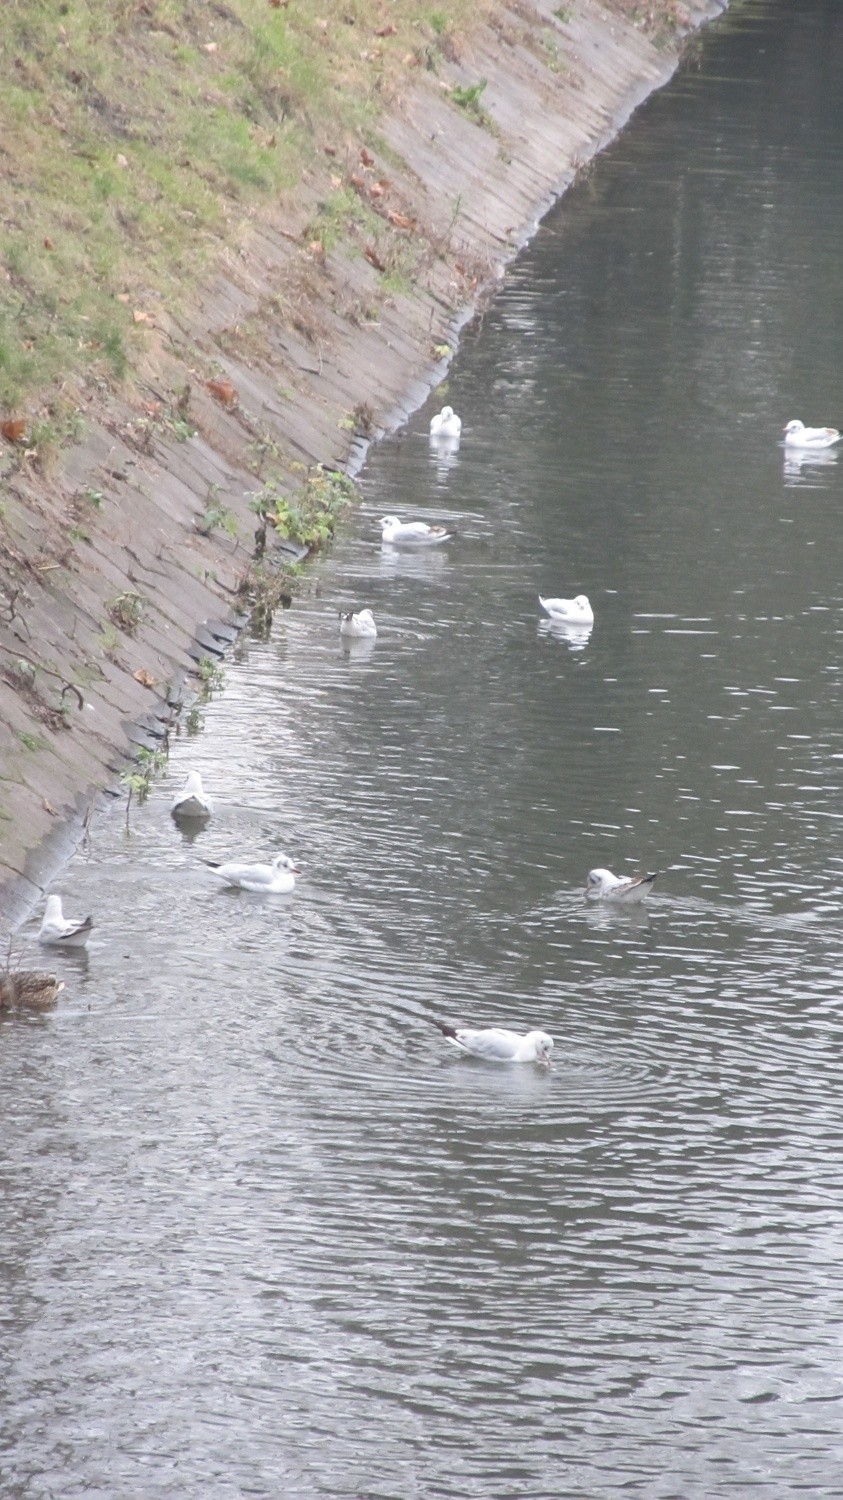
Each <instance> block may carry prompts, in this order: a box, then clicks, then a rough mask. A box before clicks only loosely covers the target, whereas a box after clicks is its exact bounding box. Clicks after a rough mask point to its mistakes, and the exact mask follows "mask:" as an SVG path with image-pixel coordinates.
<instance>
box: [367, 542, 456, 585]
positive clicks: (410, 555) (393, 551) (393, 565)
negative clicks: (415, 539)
mask: <svg viewBox="0 0 843 1500" xmlns="http://www.w3.org/2000/svg"><path fill="white" fill-rule="evenodd" d="M443 545H447V544H446V543H445V544H441V545H440V546H438V547H393V546H392V545H391V544H390V543H389V542H384V543H383V544H382V546H381V554H380V564H381V568H382V569H383V570H384V572H387V573H390V574H399V575H400V576H401V577H402V578H437V577H441V575H442V574H443V573H444V571H445V569H446V568H447V565H448V558H447V555H446V553H445V552H443V550H442V546H443Z"/></svg>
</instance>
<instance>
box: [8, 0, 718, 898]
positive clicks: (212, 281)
mask: <svg viewBox="0 0 843 1500" xmlns="http://www.w3.org/2000/svg"><path fill="white" fill-rule="evenodd" d="M726 3H727V0H605V3H603V4H598V3H597V0H567V3H563V4H559V3H555V0H441V3H438V4H437V3H436V0H430V3H427V0H226V3H214V4H209V3H207V0H7V3H6V6H5V7H4V17H3V27H2V28H0V77H1V78H2V85H3V86H2V89H0V126H1V127H2V128H0V155H2V173H0V207H2V213H0V917H2V919H3V923H4V925H5V926H6V927H7V928H9V927H11V926H13V925H14V923H15V922H16V921H18V920H20V918H21V917H22V916H23V915H24V914H25V913H26V912H27V911H28V909H29V908H30V907H31V906H32V904H33V903H34V902H35V901H37V900H39V899H40V897H41V894H42V891H43V888H44V886H45V885H46V884H47V883H48V882H49V880H50V879H51V877H52V875H53V874H54V872H55V870H56V869H57V867H58V866H59V864H60V863H61V862H62V861H63V860H64V859H65V858H66V857H67V854H68V853H69V851H70V850H71V849H72V847H73V844H74V841H75V840H78V838H79V836H80V832H81V829H82V827H83V824H84V821H85V819H86V818H87V817H89V816H90V813H91V810H92V808H93V807H94V805H95V802H96V798H97V795H98V793H99V792H100V791H101V790H102V789H104V788H108V787H111V788H114V787H115V786H119V784H120V779H121V776H122V777H123V779H124V783H125V781H126V778H127V777H129V778H135V779H136V781H137V783H138V784H141V783H142V782H143V779H144V774H145V770H146V769H147V768H148V766H149V765H150V764H151V763H154V760H155V756H156V754H157V753H158V752H159V750H160V747H161V745H162V743H163V738H164V736H165V734H166V730H167V727H168V725H171V724H172V723H173V722H174V720H175V718H176V717H177V716H178V714H179V713H180V712H181V710H182V706H183V705H184V704H185V703H187V702H189V701H190V700H191V697H192V696H193V695H195V694H196V692H197V691H201V689H202V687H203V685H205V686H207V685H208V684H211V685H212V684H213V682H214V681H215V680H216V677H217V674H218V667H217V665H216V663H217V662H218V660H219V657H220V655H221V654H222V652H223V651H224V649H225V646H226V644H227V643H228V642H229V641H230V640H231V639H232V638H233V635H234V633H235V630H236V626H237V623H238V622H240V621H242V619H243V618H245V617H246V615H247V614H248V613H249V612H250V611H252V610H253V609H254V608H255V607H257V608H259V609H261V610H263V611H264V612H265V613H266V614H267V615H268V614H270V613H271V610H272V608H273V607H274V605H275V604H276V603H277V602H278V601H279V600H280V599H281V598H282V597H284V596H286V595H288V594H289V593H290V592H291V590H292V589H293V587H294V584H295V582H296V579H295V574H296V572H297V569H298V566H299V563H300V561H301V559H302V558H303V557H304V556H305V555H306V554H307V552H308V551H309V550H312V549H313V548H317V547H319V546H320V545H321V544H322V543H323V542H324V541H326V540H327V539H328V538H329V537H330V535H331V533H332V531H333V529H334V527H335V525H336V523H337V520H338V519H339V517H340V516H341V514H342V512H343V510H344V508H345V507H346V506H347V505H348V504H349V503H350V501H351V499H352V498H353V484H352V482H351V480H350V478H349V477H348V475H349V473H350V472H353V471H354V468H355V465H356V464H359V461H360V458H361V456H362V453H363V452H364V451H365V444H366V443H367V442H368V441H369V440H370V439H371V438H373V437H376V436H378V435H379V434H382V433H383V432H384V431H386V430H388V429H389V428H390V427H392V426H395V425H396V424H397V423H398V422H400V421H401V420H402V419H403V417H404V416H405V415H406V413H407V412H408V411H409V410H411V409H412V408H413V407H414V406H416V405H418V404H419V403H420V402H421V401H422V400H423V399H424V397H425V395H426V393H427V391H428V390H429V388H430V386H431V384H432V383H435V382H436V381H437V380H438V379H441V378H442V376H443V374H444V371H445V369H446V367H447V362H448V360H449V358H450V357H451V355H452V353H453V350H454V347H455V342H456V338H457V335H458V330H459V327H460V326H461V324H462V323H463V322H464V321H465V319H466V317H467V316H469V315H470V313H471V311H472V310H473V309H475V308H476V307H477V306H478V304H479V302H480V300H481V299H482V297H483V296H484V295H485V294H487V293H488V291H489V290H490V289H491V288H492V287H493V286H494V283H495V281H496V279H497V278H498V277H499V276H500V275H501V273H502V267H503V266H504V265H505V264H506V262H507V261H508V260H509V259H511V258H512V256H513V255H514V254H515V252H516V251H517V249H518V248H519V246H520V245H521V244H523V243H524V242H525V240H526V239H527V238H528V237H529V235H530V234H531V232H532V231H533V230H534V228H535V225H536V222H537V220H538V218H539V217H540V215H541V214H542V213H543V212H544V211H545V210H546V209H547V208H548V207H549V206H550V204H551V203H552V202H553V200H554V199H555V198H556V197H558V195H559V194H560V193H561V192H562V191H563V190H564V189H565V187H567V186H568V185H569V184H570V183H571V181H572V180H573V179H574V177H575V176H576V175H577V173H578V172H579V171H581V170H582V168H583V167H584V166H585V164H586V163H587V162H588V160H589V159H590V158H591V156H593V154H594V153H595V152H596V151H597V150H599V149H600V148H601V146H603V145H605V144H606V142H607V141H608V140H609V139H611V137H612V136H613V135H614V134H615V133H616V132H617V130H618V129H619V127H620V126H621V124H623V122H624V121H625V120H626V118H627V117H628V115H629V114H630V113H631V111H632V110H633V109H634V108H635V106H636V105H637V104H638V103H639V102H640V101H641V100H642V99H643V98H644V97H645V96H646V95H647V94H648V93H649V92H651V91H652V89H653V88H655V87H657V86H658V85H659V84H661V83H662V82H664V81H665V80H666V79H667V77H669V76H670V73H671V72H672V71H673V69H674V67H675V66H676V63H677V60H678V58H679V56H680V52H681V49H682V47H683V45H685V44H686V39H687V37H688V35H689V33H691V32H692V31H693V30H694V29H695V28H696V27H698V26H699V25H700V24H701V23H702V22H704V21H705V20H707V19H709V18H710V17H712V16H713V15H715V14H717V13H719V12H720V11H721V10H723V9H724V8H725V5H726ZM138 757H140V759H138Z"/></svg>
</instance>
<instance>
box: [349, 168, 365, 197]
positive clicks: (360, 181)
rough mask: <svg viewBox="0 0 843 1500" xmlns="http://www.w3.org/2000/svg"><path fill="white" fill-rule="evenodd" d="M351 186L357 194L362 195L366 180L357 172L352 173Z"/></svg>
mask: <svg viewBox="0 0 843 1500" xmlns="http://www.w3.org/2000/svg"><path fill="white" fill-rule="evenodd" d="M351 186H352V187H353V188H356V189H357V191H358V193H362V192H363V191H364V190H365V187H366V179H365V177H361V176H360V173H359V172H352V174H351Z"/></svg>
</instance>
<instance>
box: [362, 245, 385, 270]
mask: <svg viewBox="0 0 843 1500" xmlns="http://www.w3.org/2000/svg"><path fill="white" fill-rule="evenodd" d="M363 254H364V255H365V257H366V259H367V261H368V262H369V265H370V266H374V268H375V270H376V271H385V270H386V266H385V264H384V262H383V261H382V260H381V258H380V256H379V255H378V252H377V250H376V249H375V247H374V245H367V246H366V248H365V250H364V251H363Z"/></svg>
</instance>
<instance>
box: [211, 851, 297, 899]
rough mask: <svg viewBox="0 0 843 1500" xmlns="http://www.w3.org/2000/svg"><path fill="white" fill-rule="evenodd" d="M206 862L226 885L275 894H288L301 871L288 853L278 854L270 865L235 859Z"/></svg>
mask: <svg viewBox="0 0 843 1500" xmlns="http://www.w3.org/2000/svg"><path fill="white" fill-rule="evenodd" d="M205 864H206V865H208V866H209V868H210V869H211V870H213V872H214V874H215V875H219V877H220V880H222V881H223V882H224V883H225V884H226V885H236V886H239V887H240V889H241V890H244V891H268V892H270V893H271V894H272V895H274V896H286V895H288V894H289V892H290V891H291V890H292V889H293V886H294V885H295V883H296V876H297V875H298V873H299V869H298V866H297V865H294V864H293V861H292V860H291V859H290V858H289V857H288V856H287V855H286V854H276V856H275V858H274V860H273V861H272V863H271V864H268V865H262V864H257V865H246V864H239V863H238V862H237V861H234V860H232V861H229V863H228V864H220V862H219V860H216V859H206V860H205Z"/></svg>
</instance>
